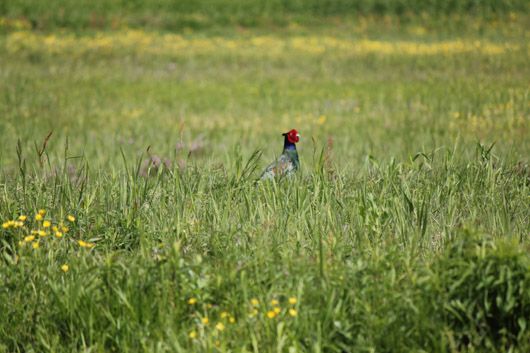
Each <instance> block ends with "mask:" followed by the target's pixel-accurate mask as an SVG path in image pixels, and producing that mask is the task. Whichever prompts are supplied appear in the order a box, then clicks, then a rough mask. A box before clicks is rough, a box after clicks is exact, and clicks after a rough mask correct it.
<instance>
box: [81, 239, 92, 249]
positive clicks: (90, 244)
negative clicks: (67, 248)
mask: <svg viewBox="0 0 530 353" xmlns="http://www.w3.org/2000/svg"><path fill="white" fill-rule="evenodd" d="M77 243H78V244H79V246H80V247H82V248H93V247H94V246H95V245H96V244H94V243H87V242H85V241H83V240H78V241H77Z"/></svg>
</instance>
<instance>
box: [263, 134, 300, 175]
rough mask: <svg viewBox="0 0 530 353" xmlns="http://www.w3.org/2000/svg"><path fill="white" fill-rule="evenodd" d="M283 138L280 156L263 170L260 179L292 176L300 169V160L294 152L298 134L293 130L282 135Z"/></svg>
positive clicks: (298, 139)
mask: <svg viewBox="0 0 530 353" xmlns="http://www.w3.org/2000/svg"><path fill="white" fill-rule="evenodd" d="M282 135H283V136H284V142H283V151H282V154H281V155H280V156H279V157H278V158H277V159H276V160H275V161H274V162H272V163H271V164H269V165H268V166H267V168H265V170H264V171H263V173H262V174H261V179H262V180H265V179H274V178H276V177H283V176H289V175H292V174H293V173H294V172H296V171H297V170H298V168H300V159H299V158H298V151H297V150H296V143H297V142H298V141H300V134H298V131H296V130H295V129H293V130H291V131H289V132H286V133H284V134H282Z"/></svg>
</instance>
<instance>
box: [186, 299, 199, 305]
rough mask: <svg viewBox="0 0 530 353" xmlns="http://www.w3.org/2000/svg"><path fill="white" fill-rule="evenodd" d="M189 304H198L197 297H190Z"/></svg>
mask: <svg viewBox="0 0 530 353" xmlns="http://www.w3.org/2000/svg"><path fill="white" fill-rule="evenodd" d="M188 304H189V305H194V304H197V298H190V299H188Z"/></svg>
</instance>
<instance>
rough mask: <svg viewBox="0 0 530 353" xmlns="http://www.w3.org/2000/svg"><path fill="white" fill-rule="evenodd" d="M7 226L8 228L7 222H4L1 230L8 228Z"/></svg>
mask: <svg viewBox="0 0 530 353" xmlns="http://www.w3.org/2000/svg"><path fill="white" fill-rule="evenodd" d="M9 226H10V223H9V222H4V223H2V228H4V229H7V228H9Z"/></svg>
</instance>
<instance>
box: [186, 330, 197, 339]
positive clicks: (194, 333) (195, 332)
mask: <svg viewBox="0 0 530 353" xmlns="http://www.w3.org/2000/svg"><path fill="white" fill-rule="evenodd" d="M188 337H189V338H191V339H192V340H193V339H195V338H197V331H190V333H189V334H188Z"/></svg>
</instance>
